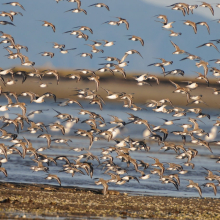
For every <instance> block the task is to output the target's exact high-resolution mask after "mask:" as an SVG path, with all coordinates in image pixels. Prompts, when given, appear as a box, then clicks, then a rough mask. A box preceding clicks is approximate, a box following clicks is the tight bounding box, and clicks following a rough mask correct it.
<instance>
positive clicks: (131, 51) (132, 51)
mask: <svg viewBox="0 0 220 220" xmlns="http://www.w3.org/2000/svg"><path fill="white" fill-rule="evenodd" d="M135 53H136V54H138V55H139V56H140V57H142V55H141V54H140V52H138V51H137V50H128V51H127V52H125V55H124V56H123V57H122V58H121V60H120V63H122V62H123V61H124V60H125V59H126V58H127V56H128V55H131V54H135ZM142 58H143V57H142Z"/></svg>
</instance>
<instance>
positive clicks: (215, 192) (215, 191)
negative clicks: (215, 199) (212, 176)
mask: <svg viewBox="0 0 220 220" xmlns="http://www.w3.org/2000/svg"><path fill="white" fill-rule="evenodd" d="M202 186H204V187H212V188H213V191H214V194H215V196H216V194H217V187H216V185H215V184H214V183H204V184H203V185H202Z"/></svg>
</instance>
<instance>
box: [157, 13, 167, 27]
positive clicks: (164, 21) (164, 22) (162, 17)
mask: <svg viewBox="0 0 220 220" xmlns="http://www.w3.org/2000/svg"><path fill="white" fill-rule="evenodd" d="M154 17H157V18H159V19H162V20H163V22H161V23H162V24H164V25H165V24H167V22H168V19H167V16H166V15H162V14H160V15H155V16H154Z"/></svg>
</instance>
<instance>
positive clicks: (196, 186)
mask: <svg viewBox="0 0 220 220" xmlns="http://www.w3.org/2000/svg"><path fill="white" fill-rule="evenodd" d="M188 181H189V185H187V186H186V187H188V188H193V187H194V188H196V189H197V190H198V192H199V195H200V197H201V198H202V190H201V188H200V186H199V184H198V183H195V182H193V181H192V180H188Z"/></svg>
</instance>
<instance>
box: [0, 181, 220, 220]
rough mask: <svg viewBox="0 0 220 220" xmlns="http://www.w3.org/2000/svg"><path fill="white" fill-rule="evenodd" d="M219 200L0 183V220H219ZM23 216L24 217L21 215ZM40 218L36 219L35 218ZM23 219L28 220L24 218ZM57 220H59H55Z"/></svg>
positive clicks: (46, 185) (47, 185)
mask: <svg viewBox="0 0 220 220" xmlns="http://www.w3.org/2000/svg"><path fill="white" fill-rule="evenodd" d="M219 206H220V199H215V198H203V199H200V198H199V197H198V198H192V197H190V198H183V197H168V196H148V195H143V196H142V195H129V194H128V193H123V192H119V191H114V190H109V194H108V195H106V196H104V195H102V187H100V189H91V188H89V189H88V188H79V187H62V186H61V187H59V186H54V185H49V184H26V183H3V182H1V183H0V219H8V218H10V219H15V218H16V219H19V218H24V216H22V215H19V214H18V213H24V214H25V217H26V216H28V215H32V216H35V217H34V219H40V218H41V219H42V217H45V218H46V217H48V218H49V217H51V218H52V217H56V218H58V216H59V217H65V219H68V218H73V217H81V216H82V217H89V216H93V217H121V218H126V217H132V218H145V219H181V218H182V219H187V218H189V219H190V218H192V216H193V219H213V218H215V219H220V210H219ZM24 214H23V215H24ZM37 216H39V218H38V217H37ZM26 219H28V218H27V217H26ZM58 219H59V218H58Z"/></svg>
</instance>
